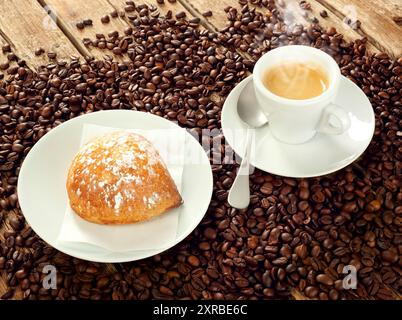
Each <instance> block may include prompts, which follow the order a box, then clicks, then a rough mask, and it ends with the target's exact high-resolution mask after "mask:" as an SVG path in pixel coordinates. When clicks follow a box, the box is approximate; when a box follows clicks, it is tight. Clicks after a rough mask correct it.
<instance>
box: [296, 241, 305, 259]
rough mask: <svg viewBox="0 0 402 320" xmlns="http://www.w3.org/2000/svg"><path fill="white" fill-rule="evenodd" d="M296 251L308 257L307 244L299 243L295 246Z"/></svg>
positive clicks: (303, 257)
mask: <svg viewBox="0 0 402 320" xmlns="http://www.w3.org/2000/svg"><path fill="white" fill-rule="evenodd" d="M295 253H296V254H297V255H298V256H299V257H300V258H301V259H305V258H306V257H307V253H308V252H307V246H306V245H305V244H301V245H298V246H297V247H296V248H295Z"/></svg>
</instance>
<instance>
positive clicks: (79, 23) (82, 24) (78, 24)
mask: <svg viewBox="0 0 402 320" xmlns="http://www.w3.org/2000/svg"><path fill="white" fill-rule="evenodd" d="M75 26H76V27H77V29H80V30H82V29H84V28H85V24H84V22H82V21H79V22H77V23H76V24H75Z"/></svg>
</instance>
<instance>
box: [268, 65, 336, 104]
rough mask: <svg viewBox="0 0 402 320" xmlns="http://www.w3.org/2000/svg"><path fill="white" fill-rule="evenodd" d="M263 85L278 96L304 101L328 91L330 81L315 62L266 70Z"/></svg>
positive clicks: (279, 66) (278, 66)
mask: <svg viewBox="0 0 402 320" xmlns="http://www.w3.org/2000/svg"><path fill="white" fill-rule="evenodd" d="M262 83H263V84H264V86H265V87H266V88H267V89H268V90H269V91H271V92H272V93H274V94H276V95H277V96H280V97H283V98H287V99H295V100H304V99H310V98H314V97H317V96H319V95H320V94H322V93H323V92H324V91H325V90H327V89H328V85H329V79H328V76H327V74H326V72H325V71H324V70H323V69H322V68H321V67H319V66H317V65H316V64H314V63H313V62H312V63H309V62H286V63H282V64H279V65H277V66H274V67H272V68H269V69H268V70H266V71H265V73H264V74H263V77H262Z"/></svg>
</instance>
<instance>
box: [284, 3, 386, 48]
mask: <svg viewBox="0 0 402 320" xmlns="http://www.w3.org/2000/svg"><path fill="white" fill-rule="evenodd" d="M299 3H300V1H298V0H287V1H286V2H285V5H284V6H283V7H279V6H278V8H279V10H280V11H281V12H282V14H283V15H284V16H285V17H289V16H293V17H294V19H295V20H296V21H297V22H298V23H300V24H303V25H308V24H310V23H311V21H312V19H313V18H317V19H318V21H319V24H320V25H321V26H322V27H323V28H324V29H326V30H328V29H330V28H335V29H336V31H337V32H338V33H340V34H342V35H343V37H344V39H345V40H348V41H352V40H356V39H361V38H362V37H363V35H362V34H360V33H359V32H357V31H356V30H354V29H353V28H351V26H349V25H347V24H346V23H345V22H344V21H343V17H339V16H338V15H336V14H335V13H333V12H332V11H331V10H328V8H326V7H325V6H323V5H322V4H321V3H319V2H317V1H310V2H309V3H310V5H311V11H308V10H303V9H301V7H300V5H299ZM323 11H325V12H326V14H327V15H328V16H327V17H325V18H323V17H322V16H321V15H320V13H321V12H323ZM285 21H286V20H285ZM367 48H368V50H370V52H378V51H379V49H378V48H377V47H376V46H375V45H374V44H373V43H371V42H369V43H368V44H367Z"/></svg>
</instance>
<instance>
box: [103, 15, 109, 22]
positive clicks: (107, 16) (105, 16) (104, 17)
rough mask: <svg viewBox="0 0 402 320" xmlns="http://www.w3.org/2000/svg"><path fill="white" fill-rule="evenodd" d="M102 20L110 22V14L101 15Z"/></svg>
mask: <svg viewBox="0 0 402 320" xmlns="http://www.w3.org/2000/svg"><path fill="white" fill-rule="evenodd" d="M101 22H102V23H109V22H110V17H109V15H107V14H105V15H103V16H102V17H101Z"/></svg>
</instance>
